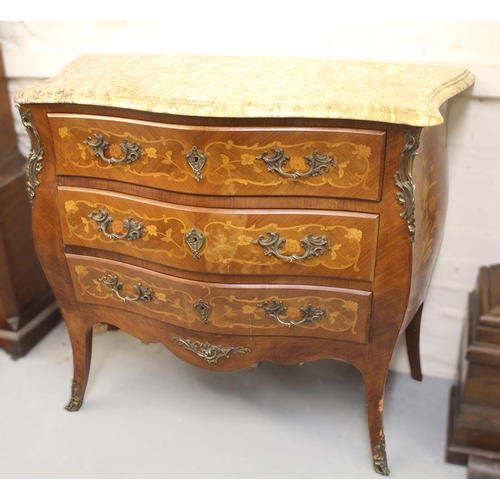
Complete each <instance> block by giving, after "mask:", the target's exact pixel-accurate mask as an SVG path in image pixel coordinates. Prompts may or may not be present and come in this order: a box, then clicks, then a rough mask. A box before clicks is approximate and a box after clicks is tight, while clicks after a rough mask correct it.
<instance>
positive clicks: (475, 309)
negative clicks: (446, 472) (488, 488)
mask: <svg viewBox="0 0 500 500" xmlns="http://www.w3.org/2000/svg"><path fill="white" fill-rule="evenodd" d="M468 313H469V314H468V328H467V331H466V335H465V339H464V341H465V342H464V343H465V346H464V347H465V349H464V351H465V352H464V358H463V359H462V360H461V362H462V363H463V365H462V367H461V370H460V380H459V385H458V386H454V387H453V388H452V391H451V395H450V417H449V428H448V446H447V452H446V460H447V461H448V462H451V463H456V464H462V465H466V464H467V463H468V462H469V468H470V466H471V457H474V459H473V460H472V462H474V461H477V460H479V459H481V468H482V469H483V470H486V469H487V468H489V470H490V472H489V477H491V476H492V474H493V472H492V471H496V474H497V475H496V477H499V478H500V465H499V464H500V264H497V265H494V266H490V267H482V268H481V269H480V270H479V277H478V284H477V288H476V290H474V291H473V292H471V293H470V295H469V311H468ZM476 459H477V460H476ZM488 461H489V462H488ZM488 463H489V467H487V464H488ZM475 468H476V467H475ZM477 476H478V473H477V472H476V474H475V477H477Z"/></svg>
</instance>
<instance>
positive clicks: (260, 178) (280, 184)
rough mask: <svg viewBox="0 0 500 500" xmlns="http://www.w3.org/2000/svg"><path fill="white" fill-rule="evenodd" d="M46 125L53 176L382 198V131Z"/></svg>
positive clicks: (232, 191) (59, 121)
mask: <svg viewBox="0 0 500 500" xmlns="http://www.w3.org/2000/svg"><path fill="white" fill-rule="evenodd" d="M49 121H50V124H51V128H52V135H53V138H54V141H55V151H56V161H57V172H58V174H59V175H74V176H85V177H95V178H101V179H111V180H117V181H122V182H128V183H133V184H138V185H141V186H148V187H153V188H159V189H164V190H168V191H175V192H179V193H190V194H203V195H216V196H252V195H257V194H258V195H264V196H266V195H270V196H328V197H331V196H334V197H340V198H355V199H362V200H372V201H378V200H380V196H381V183H380V179H381V172H382V169H383V162H384V158H385V140H386V132H385V131H380V130H365V129H340V128H331V129H326V128H318V129H314V128H309V129H307V130H303V129H290V128H278V129H272V128H223V127H210V128H209V127H182V126H174V125H168V124H161V123H154V122H141V121H137V120H124V119H118V118H114V119H112V118H104V117H98V116H89V115H80V116H74V115H73V116H72V115H65V114H50V115H49ZM104 143H106V144H105V149H103V147H104V146H103V144H104ZM95 144H98V145H99V146H100V147H97V146H94V147H92V145H95ZM132 145H133V146H134V147H135V150H134V152H135V153H137V155H136V156H134V157H133V158H132V157H128V156H127V153H128V149H129V148H130V147H131V146H132ZM273 150H274V151H280V150H282V157H283V159H282V160H281V162H282V163H280V165H279V168H277V169H276V168H275V166H276V165H275V164H272V165H271V164H269V162H266V160H269V158H270V157H271V156H273ZM322 158H323V159H324V161H322V160H321V159H322ZM115 159H116V160H115ZM285 160H286V161H285ZM283 162H284V163H283ZM318 162H319V163H318Z"/></svg>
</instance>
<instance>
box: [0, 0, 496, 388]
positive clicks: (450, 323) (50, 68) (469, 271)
mask: <svg viewBox="0 0 500 500" xmlns="http://www.w3.org/2000/svg"><path fill="white" fill-rule="evenodd" d="M260 3H262V2H252V3H251V4H248V5H247V9H246V12H245V15H244V16H242V15H238V14H237V13H235V12H234V11H233V10H231V9H230V8H228V9H225V10H220V9H217V2H215V7H214V3H213V2H206V3H203V4H198V3H197V2H196V8H194V7H193V6H192V5H191V4H190V3H189V2H184V3H183V4H182V5H184V7H181V6H177V7H175V6H172V5H169V9H168V10H166V11H165V13H164V14H159V15H161V20H160V21H156V22H128V21H124V22H108V21H102V22H50V23H42V22H1V23H0V43H1V44H2V46H3V51H4V60H5V66H6V72H7V75H8V77H9V79H10V80H9V88H10V91H11V92H12V93H15V92H16V91H17V90H18V89H20V88H21V87H23V86H25V85H27V84H30V83H32V82H33V81H34V79H39V78H46V77H50V76H52V75H54V74H55V73H57V72H58V71H59V70H60V69H61V68H62V67H63V66H64V65H65V64H67V63H68V62H69V61H70V60H72V59H73V58H75V57H77V56H79V55H81V54H84V53H90V52H100V53H110V52H120V53H130V52H139V53H143V52H144V53H192V54H234V55H237V54H254V55H256V54H259V55H283V56H299V57H306V56H308V57H329V58H338V59H363V60H382V61H399V62H424V63H440V64H453V65H460V66H466V67H467V68H468V69H470V70H471V71H472V72H473V73H474V74H475V75H476V84H475V86H474V88H473V89H472V90H468V91H467V92H466V93H464V94H462V95H460V96H458V97H456V98H454V99H453V100H452V103H451V109H450V120H449V150H448V151H449V165H450V203H449V208H448V220H447V227H446V231H445V237H444V241H443V246H442V249H441V253H440V256H439V259H438V263H437V266H436V269H435V272H434V275H433V279H432V283H431V287H430V290H429V295H428V299H427V302H426V309H425V311H424V317H423V321H422V355H423V369H424V373H425V374H428V375H434V376H440V377H446V378H453V377H455V375H456V370H457V368H456V367H457V361H458V349H459V345H460V337H461V334H462V325H463V319H464V317H465V314H466V301H467V294H468V292H469V291H470V290H471V289H472V288H473V287H474V286H475V280H476V276H477V272H478V268H479V267H480V266H483V265H491V264H494V263H498V262H500V217H499V214H500V210H499V209H500V196H499V191H500V189H499V187H500V22H490V23H485V22H401V21H394V22H381V21H380V20H376V22H371V21H364V22H363V21H360V20H356V19H355V17H356V16H353V20H351V21H350V22H346V21H345V19H343V20H342V21H340V20H339V19H338V17H337V15H336V11H335V7H334V4H335V2H331V5H332V7H331V12H330V11H328V7H325V6H327V5H330V3H323V4H322V9H321V11H319V10H316V12H321V14H319V15H313V14H311V13H314V12H315V9H314V4H315V1H314V0H313V1H309V2H307V3H302V2H301V5H302V6H303V7H304V8H303V9H301V10H300V11H298V10H296V11H293V10H290V9H280V10H279V11H273V9H270V12H269V10H268V15H263V14H262V12H263V10H262V9H261V8H259V6H260V5H257V4H260ZM267 4H268V2H266V5H267ZM227 5H229V6H231V5H237V2H234V3H228V4H227ZM270 5H271V4H270ZM289 5H291V4H289ZM305 7H307V9H306V8H305ZM364 17H365V19H366V15H365V16H364ZM278 76H279V75H274V77H278ZM16 119H17V116H16ZM18 130H19V134H20V147H21V149H22V150H23V151H24V152H27V149H28V145H27V144H28V143H27V138H26V137H25V135H24V133H23V131H22V130H21V127H20V125H18ZM403 348H404V342H403V343H400V345H399V347H398V349H397V351H396V354H395V357H394V360H393V365H392V366H393V369H395V370H399V371H408V363H407V361H406V359H405V355H404V354H405V353H404V351H403Z"/></svg>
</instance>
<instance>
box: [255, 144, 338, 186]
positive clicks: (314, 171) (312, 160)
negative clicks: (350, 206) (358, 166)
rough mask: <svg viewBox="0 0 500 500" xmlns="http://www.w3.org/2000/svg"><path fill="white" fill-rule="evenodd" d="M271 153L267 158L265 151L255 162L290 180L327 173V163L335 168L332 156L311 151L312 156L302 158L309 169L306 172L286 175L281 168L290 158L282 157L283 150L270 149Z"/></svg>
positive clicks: (328, 168)
mask: <svg viewBox="0 0 500 500" xmlns="http://www.w3.org/2000/svg"><path fill="white" fill-rule="evenodd" d="M271 151H272V152H273V154H272V156H269V155H268V153H267V151H264V152H263V153H262V154H261V155H260V156H257V160H263V161H264V162H265V164H266V165H267V170H268V172H278V174H280V175H282V176H283V177H289V178H290V179H298V178H299V177H316V176H317V175H320V174H324V173H325V172H329V171H330V165H329V163H331V164H332V165H333V166H334V167H336V166H337V164H336V163H335V158H334V157H333V155H330V157H329V158H328V156H327V155H326V154H324V155H320V154H318V152H317V151H313V154H312V156H304V159H305V160H306V165H307V166H308V167H309V170H308V171H307V172H300V171H298V170H296V171H295V172H292V173H288V172H284V171H283V166H284V165H286V163H287V161H288V160H289V159H290V157H289V156H285V155H284V152H283V149H278V150H276V149H274V148H271Z"/></svg>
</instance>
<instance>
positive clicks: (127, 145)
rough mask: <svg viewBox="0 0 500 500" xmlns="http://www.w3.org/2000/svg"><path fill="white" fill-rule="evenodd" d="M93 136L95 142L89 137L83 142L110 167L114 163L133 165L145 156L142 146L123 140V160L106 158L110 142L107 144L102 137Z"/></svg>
mask: <svg viewBox="0 0 500 500" xmlns="http://www.w3.org/2000/svg"><path fill="white" fill-rule="evenodd" d="M92 135H93V136H94V140H92V138H90V137H89V138H88V139H87V140H86V141H83V143H84V144H88V145H89V146H90V147H91V148H92V149H93V150H94V155H95V156H98V157H99V158H101V159H103V160H104V161H105V162H106V163H108V164H109V165H113V164H114V163H132V162H134V161H136V160H138V159H139V157H140V156H141V155H142V154H143V152H142V149H141V145H140V144H138V143H136V142H128V139H123V142H122V143H121V144H120V148H121V149H122V151H123V158H121V159H119V160H118V159H116V158H114V157H111V158H106V157H105V156H104V152H105V151H106V149H107V148H108V146H109V142H106V141H105V140H104V136H102V135H98V134H92Z"/></svg>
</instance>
